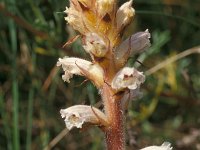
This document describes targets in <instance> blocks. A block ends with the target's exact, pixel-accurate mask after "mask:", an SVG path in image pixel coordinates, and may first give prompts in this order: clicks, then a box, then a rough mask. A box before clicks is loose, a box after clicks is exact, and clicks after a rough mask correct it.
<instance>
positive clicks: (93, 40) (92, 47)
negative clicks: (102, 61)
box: [83, 33, 108, 57]
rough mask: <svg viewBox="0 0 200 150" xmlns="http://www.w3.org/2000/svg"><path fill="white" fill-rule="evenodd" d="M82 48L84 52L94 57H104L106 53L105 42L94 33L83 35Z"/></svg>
mask: <svg viewBox="0 0 200 150" xmlns="http://www.w3.org/2000/svg"><path fill="white" fill-rule="evenodd" d="M83 48H84V49H85V50H86V52H88V53H90V54H92V55H94V56H96V57H104V56H105V54H106V53H107V51H108V49H107V48H106V44H105V42H104V41H103V39H102V38H101V37H100V36H99V35H98V34H96V33H88V34H86V35H85V38H84V45H83Z"/></svg>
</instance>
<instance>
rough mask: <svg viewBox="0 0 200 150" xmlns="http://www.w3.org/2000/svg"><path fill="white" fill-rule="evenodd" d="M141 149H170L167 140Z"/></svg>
mask: <svg viewBox="0 0 200 150" xmlns="http://www.w3.org/2000/svg"><path fill="white" fill-rule="evenodd" d="M141 150H172V147H171V144H170V143H169V142H164V143H163V144H162V145H161V146H149V147H146V148H143V149H141Z"/></svg>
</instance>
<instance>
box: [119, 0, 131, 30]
mask: <svg viewBox="0 0 200 150" xmlns="http://www.w3.org/2000/svg"><path fill="white" fill-rule="evenodd" d="M132 3H133V0H130V1H129V2H126V3H124V4H123V5H122V6H121V7H120V8H119V9H118V11H117V14H116V21H117V29H119V30H122V29H123V28H124V27H125V26H127V25H128V24H129V23H130V22H131V20H132V18H133V17H134V15H135V10H134V9H133V8H132V7H131V5H132Z"/></svg>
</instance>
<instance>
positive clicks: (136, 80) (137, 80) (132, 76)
mask: <svg viewBox="0 0 200 150" xmlns="http://www.w3.org/2000/svg"><path fill="white" fill-rule="evenodd" d="M144 81H145V76H144V75H143V73H142V72H139V71H137V70H136V69H135V68H130V67H124V68H123V69H121V70H120V71H119V72H118V73H117V74H116V75H115V77H114V78H113V80H112V83H111V86H112V88H113V89H116V90H121V89H125V88H128V89H131V90H135V89H137V88H139V87H140V85H141V84H142V83H143V82H144Z"/></svg>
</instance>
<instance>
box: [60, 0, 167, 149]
mask: <svg viewBox="0 0 200 150" xmlns="http://www.w3.org/2000/svg"><path fill="white" fill-rule="evenodd" d="M65 13H66V14H67V17H65V20H66V21H67V22H68V24H69V25H71V26H72V27H73V28H74V29H75V30H77V31H78V32H79V33H80V34H81V36H80V37H82V44H83V48H84V49H85V51H86V52H87V53H88V54H89V55H90V56H91V59H92V61H87V60H84V59H80V58H75V57H65V58H63V59H61V58H59V60H58V62H57V66H62V68H63V70H64V72H65V73H64V75H63V76H62V78H63V80H64V81H67V82H70V78H72V76H73V75H74V74H75V75H81V76H85V77H86V78H87V79H89V80H91V81H92V83H93V84H94V85H95V86H96V88H97V89H98V90H99V93H100V95H101V99H102V101H103V105H104V110H99V109H98V108H95V107H92V106H87V105H75V106H72V107H69V108H67V109H61V111H60V113H61V116H62V118H65V124H66V127H67V128H68V129H69V130H71V129H72V128H74V127H76V128H82V126H83V125H88V124H92V125H97V126H98V127H99V128H100V129H102V131H103V132H104V133H105V137H106V145H107V149H108V150H124V149H125V134H124V123H125V116H124V115H125V114H124V111H125V110H126V108H127V104H128V102H129V100H132V99H136V98H137V96H138V94H139V89H140V85H141V84H142V83H143V82H144V81H145V76H144V75H143V73H142V72H139V71H138V70H137V69H135V68H134V67H127V66H126V63H127V60H128V58H129V57H130V56H133V55H134V54H137V53H141V52H143V51H144V50H146V49H148V48H149V46H150V41H149V38H150V33H149V32H148V30H146V31H144V32H138V33H136V34H134V35H132V36H130V37H128V38H127V39H126V40H125V41H122V35H123V32H124V30H125V28H126V27H127V25H129V23H130V22H131V20H132V19H133V17H134V15H135V10H134V9H133V8H132V0H130V1H128V2H126V3H124V4H123V5H122V6H121V7H119V8H118V6H117V1H116V0H70V7H69V8H68V7H66V10H65ZM74 39H76V37H75V38H74ZM71 42H73V39H72V40H71V41H69V43H71ZM162 147H164V148H165V149H166V150H167V149H168V150H170V149H171V148H170V145H169V144H166V143H165V144H164V146H163V145H162ZM154 148H155V147H154Z"/></svg>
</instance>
